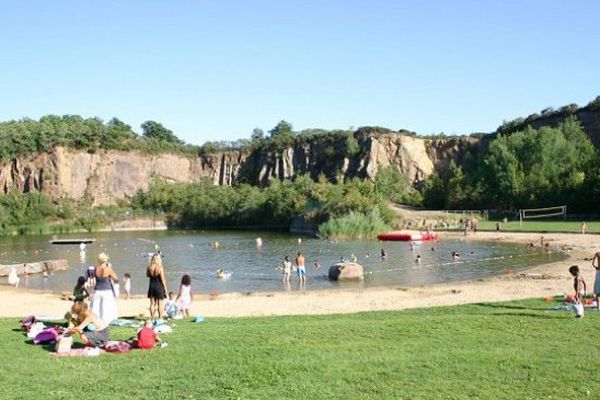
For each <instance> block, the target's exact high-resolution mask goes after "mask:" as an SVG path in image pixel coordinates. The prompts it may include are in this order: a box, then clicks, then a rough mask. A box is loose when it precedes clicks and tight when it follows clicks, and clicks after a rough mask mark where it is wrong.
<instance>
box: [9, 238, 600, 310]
mask: <svg viewBox="0 0 600 400" xmlns="http://www.w3.org/2000/svg"><path fill="white" fill-rule="evenodd" d="M542 235H543V236H544V239H545V241H546V242H548V243H550V246H551V248H552V249H553V250H555V251H558V250H561V251H565V252H566V253H567V254H568V256H569V258H568V259H567V260H565V261H561V262H557V263H552V264H544V265H539V266H537V267H534V268H532V269H530V270H528V271H527V272H525V273H520V274H509V273H508V272H507V274H505V275H502V276H496V277H492V278H485V279H477V280H474V281H466V282H453V283H444V284H438V285H431V286H424V287H400V286H392V287H377V288H367V289H337V290H315V291H292V292H273V293H251V294H241V293H230V294H221V295H218V296H216V297H214V298H211V297H210V296H209V295H207V294H200V295H197V296H195V300H194V303H193V305H192V310H191V313H192V315H202V316H204V317H251V316H274V315H301V314H337V313H354V312H362V311H381V310H401V309H406V308H418V307H434V306H447V305H456V304H467V303H478V302H490V301H506V300H515V299H523V298H533V297H546V296H554V295H560V294H565V293H567V292H571V291H572V278H571V277H570V275H569V274H568V271H567V269H568V267H569V266H570V265H573V264H577V265H579V266H580V268H581V270H582V272H583V274H584V278H585V280H586V282H587V284H588V292H589V291H590V290H591V288H592V287H593V283H594V274H595V271H594V269H593V268H592V266H591V257H592V255H593V254H594V253H595V252H596V251H600V235H578V234H539V233H496V232H478V233H477V234H471V235H469V236H467V237H463V239H464V240H469V241H470V240H487V241H493V240H499V241H503V242H515V243H521V244H522V245H524V246H525V245H526V243H528V242H532V243H534V244H535V245H536V246H539V243H540V236H542ZM443 237H455V238H456V237H462V236H460V235H458V234H454V233H442V238H443ZM586 259H587V260H586ZM308 285H309V286H310V282H309V283H308ZM0 302H1V304H4V305H5V306H4V307H1V308H0V317H23V316H26V315H31V314H34V315H50V316H55V315H56V316H58V315H62V314H64V313H65V311H67V310H68V308H69V307H70V305H71V302H69V301H66V300H62V299H61V294H60V293H53V292H41V291H34V290H28V289H20V288H18V289H17V288H13V287H9V286H8V285H7V284H6V282H5V280H3V282H2V285H0ZM118 308H119V315H120V316H122V317H127V316H138V315H147V314H148V299H147V298H145V297H144V296H134V297H133V298H131V299H129V300H124V299H119V300H118Z"/></svg>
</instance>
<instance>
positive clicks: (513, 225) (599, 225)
mask: <svg viewBox="0 0 600 400" xmlns="http://www.w3.org/2000/svg"><path fill="white" fill-rule="evenodd" d="M497 222H498V221H479V222H478V223H477V229H479V230H482V231H495V230H496V223H497ZM586 225H587V233H600V221H591V222H590V221H586ZM500 229H501V230H503V231H506V232H567V233H570V232H572V233H581V221H535V220H529V221H524V222H523V224H522V225H520V224H519V221H511V222H507V223H500Z"/></svg>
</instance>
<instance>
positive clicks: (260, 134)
mask: <svg viewBox="0 0 600 400" xmlns="http://www.w3.org/2000/svg"><path fill="white" fill-rule="evenodd" d="M264 138H265V132H264V131H263V130H262V129H260V128H254V129H253V130H252V135H250V140H252V141H253V142H259V141H261V140H263V139H264Z"/></svg>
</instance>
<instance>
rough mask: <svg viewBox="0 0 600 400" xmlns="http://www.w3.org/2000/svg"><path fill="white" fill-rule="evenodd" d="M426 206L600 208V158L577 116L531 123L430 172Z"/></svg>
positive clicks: (507, 208) (460, 207) (425, 191)
mask: <svg viewBox="0 0 600 400" xmlns="http://www.w3.org/2000/svg"><path fill="white" fill-rule="evenodd" d="M422 192H423V199H424V205H425V206H427V207H429V208H435V209H484V208H485V209H501V210H516V209H519V208H527V207H545V206H555V205H563V204H566V205H568V206H569V210H572V211H578V212H597V205H598V198H600V197H599V196H600V156H599V154H598V151H597V149H596V148H595V147H594V146H593V144H592V143H591V142H590V140H589V138H588V137H587V136H586V134H585V133H584V132H583V130H582V128H581V125H580V124H579V122H578V121H577V119H576V118H575V117H570V118H568V119H567V120H565V121H564V122H563V123H562V124H560V125H559V126H558V127H556V128H550V127H542V128H540V129H533V128H531V127H527V128H526V129H524V130H523V131H520V132H515V133H512V134H506V135H498V136H497V137H496V138H495V139H493V140H492V141H491V142H490V144H489V148H488V149H487V150H484V151H481V152H479V153H471V154H469V156H468V157H467V162H466V163H465V165H464V167H459V166H457V165H456V164H454V163H450V166H449V167H448V168H447V169H445V170H442V171H439V172H438V173H437V174H434V175H432V176H430V177H429V178H428V179H427V180H426V182H425V184H424V187H423V188H422Z"/></svg>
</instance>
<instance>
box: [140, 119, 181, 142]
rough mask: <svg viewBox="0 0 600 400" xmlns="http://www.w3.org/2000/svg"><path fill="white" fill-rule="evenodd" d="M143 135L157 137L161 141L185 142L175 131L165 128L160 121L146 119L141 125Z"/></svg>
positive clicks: (149, 137)
mask: <svg viewBox="0 0 600 400" xmlns="http://www.w3.org/2000/svg"><path fill="white" fill-rule="evenodd" d="M141 128H142V131H143V136H144V137H146V138H148V139H155V140H158V141H161V142H169V143H175V144H183V141H182V140H180V139H179V138H178V137H177V136H175V134H173V132H172V131H171V130H169V129H167V128H165V127H164V126H163V125H162V124H161V123H160V122H156V121H146V122H144V123H143V124H142V125H141Z"/></svg>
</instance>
